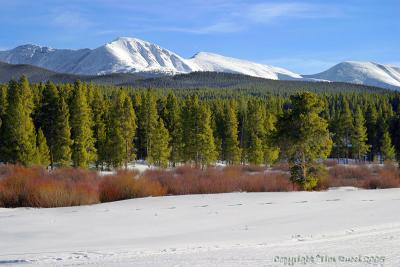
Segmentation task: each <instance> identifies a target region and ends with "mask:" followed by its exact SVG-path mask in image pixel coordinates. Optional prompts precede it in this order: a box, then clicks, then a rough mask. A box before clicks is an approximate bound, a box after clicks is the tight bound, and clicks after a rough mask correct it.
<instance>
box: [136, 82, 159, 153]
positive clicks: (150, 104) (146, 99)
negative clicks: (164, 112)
mask: <svg viewBox="0 0 400 267" xmlns="http://www.w3.org/2000/svg"><path fill="white" fill-rule="evenodd" d="M139 118H140V120H139V138H140V147H139V148H138V150H139V155H140V156H141V157H142V158H146V157H147V155H148V154H149V153H150V152H151V151H149V150H150V149H151V140H152V135H153V134H154V129H155V126H156V125H157V119H158V114H157V104H156V100H155V95H154V93H153V92H152V91H151V90H147V91H146V92H145V93H144V94H143V96H142V103H141V106H140V114H139Z"/></svg>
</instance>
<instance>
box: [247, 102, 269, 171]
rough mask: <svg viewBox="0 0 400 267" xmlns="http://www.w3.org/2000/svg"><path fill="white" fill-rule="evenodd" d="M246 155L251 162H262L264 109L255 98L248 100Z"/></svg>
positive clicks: (264, 132)
mask: <svg viewBox="0 0 400 267" xmlns="http://www.w3.org/2000/svg"><path fill="white" fill-rule="evenodd" d="M245 127H246V140H247V141H246V156H247V160H248V162H250V163H252V164H257V165H259V164H263V163H264V145H263V140H264V138H265V136H266V131H265V110H264V109H263V105H262V103H261V102H260V101H259V100H257V99H251V100H249V102H248V109H247V124H246V126H245Z"/></svg>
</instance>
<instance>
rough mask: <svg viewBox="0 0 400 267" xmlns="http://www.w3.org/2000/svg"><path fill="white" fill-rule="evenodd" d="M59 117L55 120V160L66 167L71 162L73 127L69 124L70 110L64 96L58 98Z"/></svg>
mask: <svg viewBox="0 0 400 267" xmlns="http://www.w3.org/2000/svg"><path fill="white" fill-rule="evenodd" d="M58 102H59V104H58V109H57V118H56V122H55V126H56V131H55V136H56V137H57V138H56V139H55V144H54V148H55V149H54V159H53V160H54V162H56V163H57V164H58V165H59V166H61V167H65V166H69V165H70V164H71V153H72V151H71V145H72V140H71V127H70V125H69V110H68V106H67V104H66V103H65V101H64V98H63V97H60V98H59V99H58Z"/></svg>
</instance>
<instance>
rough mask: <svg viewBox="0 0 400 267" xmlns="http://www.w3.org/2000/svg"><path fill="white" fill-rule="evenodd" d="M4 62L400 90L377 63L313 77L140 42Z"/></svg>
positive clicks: (27, 52) (397, 73)
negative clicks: (219, 74)
mask: <svg viewBox="0 0 400 267" xmlns="http://www.w3.org/2000/svg"><path fill="white" fill-rule="evenodd" d="M0 61H4V62H7V63H11V64H30V65H34V66H39V67H42V68H46V69H49V70H52V71H56V72H61V73H72V74H84V75H98V74H108V73H149V74H150V73H151V74H164V75H165V74H167V75H173V74H179V73H190V72H194V71H214V72H229V73H238V74H246V75H250V76H254V77H261V78H266V79H274V80H311V81H333V82H349V83H358V84H364V85H372V86H379V87H384V88H389V89H395V90H400V68H399V67H394V66H388V65H381V64H377V63H372V62H356V61H347V62H342V63H339V64H337V65H335V66H334V67H332V68H330V69H328V70H326V71H324V72H321V73H318V74H314V75H300V74H297V73H294V72H291V71H289V70H286V69H283V68H279V67H274V66H269V65H263V64H259V63H255V62H251V61H246V60H240V59H236V58H230V57H225V56H221V55H217V54H213V53H206V52H200V53H197V54H196V55H194V56H193V57H192V58H190V59H185V58H183V57H181V56H179V55H177V54H176V53H173V52H171V51H169V50H167V49H164V48H162V47H160V46H158V45H156V44H152V43H149V42H146V41H143V40H140V39H136V38H128V37H120V38H117V39H115V40H114V41H112V42H110V43H107V44H105V45H102V46H100V47H98V48H96V49H79V50H69V49H53V48H49V47H42V46H38V45H23V46H18V47H16V48H14V49H11V50H8V51H0Z"/></svg>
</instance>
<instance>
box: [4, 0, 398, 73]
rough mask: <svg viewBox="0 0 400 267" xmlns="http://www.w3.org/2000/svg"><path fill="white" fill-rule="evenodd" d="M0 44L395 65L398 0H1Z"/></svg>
mask: <svg viewBox="0 0 400 267" xmlns="http://www.w3.org/2000/svg"><path fill="white" fill-rule="evenodd" d="M0 7H1V13H0V14H1V15H0V50H4V49H8V48H13V47H15V46H17V45H21V44H26V43H35V44H40V45H47V46H51V47H54V48H86V47H88V48H95V47H98V46H100V45H102V44H104V43H106V42H109V41H112V40H113V39H115V38H116V37H119V36H129V37H137V38H140V39H144V40H147V41H150V42H154V43H156V44H159V45H160V46H162V47H165V48H167V49H169V50H172V51H174V52H176V53H178V54H179V55H181V56H184V57H191V56H192V55H193V54H195V53H196V52H198V51H208V52H215V53H219V54H223V55H226V56H233V57H237V58H242V59H248V60H252V61H256V62H260V63H265V64H271V65H276V66H280V67H284V68H287V69H289V70H292V71H295V72H299V73H303V74H310V73H315V72H319V71H322V70H324V69H326V68H328V67H331V66H332V65H334V64H336V63H338V62H340V61H343V60H368V61H376V62H380V63H387V64H394V65H398V66H400V1H399V0H381V1H379V0H375V1H372V0H347V1H346V0H343V1H328V0H325V1H324V0H308V1H306V0H304V1H259V0H258V1H256V0H254V1H253V0H247V1H244V0H229V1H228V0H186V1H181V0H175V1H168V0H143V1H134V0H131V1H128V0H121V1H118V0H86V1H84V0H81V1H78V0H64V1H61V0H35V1H33V0H0Z"/></svg>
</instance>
